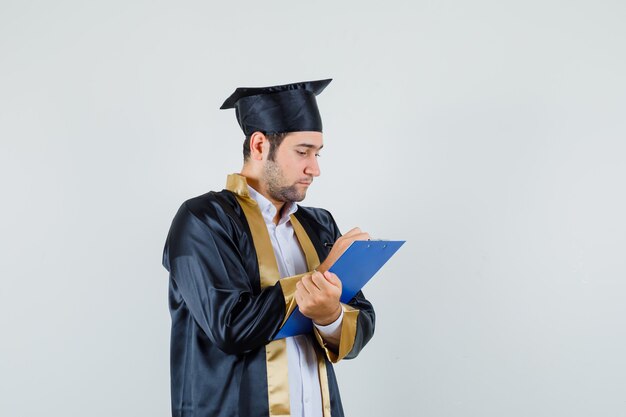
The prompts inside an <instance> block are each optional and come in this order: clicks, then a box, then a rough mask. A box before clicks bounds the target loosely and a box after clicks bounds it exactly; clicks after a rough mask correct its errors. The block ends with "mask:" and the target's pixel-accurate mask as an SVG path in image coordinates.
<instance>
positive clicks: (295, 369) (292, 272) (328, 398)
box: [163, 80, 375, 417]
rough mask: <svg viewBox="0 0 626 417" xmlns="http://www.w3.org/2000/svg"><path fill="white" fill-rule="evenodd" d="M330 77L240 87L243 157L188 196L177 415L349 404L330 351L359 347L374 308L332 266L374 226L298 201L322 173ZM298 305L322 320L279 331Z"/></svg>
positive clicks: (175, 272) (177, 331)
mask: <svg viewBox="0 0 626 417" xmlns="http://www.w3.org/2000/svg"><path fill="white" fill-rule="evenodd" d="M330 81H331V80H320V81H312V82H302V83H294V84H287V85H281V86H274V87H267V88H238V89H237V90H236V91H235V93H233V95H231V96H230V97H229V98H228V99H227V100H226V102H225V103H224V105H223V106H222V108H235V111H236V115H237V120H238V121H239V124H240V126H241V128H242V130H243V131H244V133H245V136H246V139H245V142H244V166H243V169H242V170H241V173H240V174H233V175H230V176H228V180H227V185H226V189H225V190H222V191H221V192H209V193H207V194H204V195H202V196H199V197H196V198H192V199H190V200H187V201H186V202H185V203H183V205H182V206H181V208H180V209H179V211H178V213H177V214H176V216H175V218H174V220H173V222H172V226H171V229H170V232H169V235H168V238H167V242H166V245H165V250H164V254H163V265H164V266H165V268H166V269H167V270H168V271H169V272H170V288H169V305H170V312H171V316H172V335H171V337H172V338H171V384H172V414H173V415H174V416H181V417H182V416H185V417H187V416H189V417H190V416H194V417H205V416H207V417H208V416H212V417H213V416H242V417H243V416H245V417H249V416H290V415H291V416H297V417H329V416H332V417H338V416H343V409H342V406H341V399H340V397H339V390H338V387H337V382H336V379H335V374H334V371H333V367H332V363H336V362H338V361H339V360H341V359H343V358H353V357H355V356H356V355H357V354H358V353H359V352H360V350H361V349H362V348H363V347H364V346H365V344H366V343H367V342H368V341H369V340H370V339H371V337H372V335H373V333H374V319H375V315H374V310H373V308H372V305H371V304H370V303H369V302H368V301H367V300H366V299H365V298H364V296H363V294H362V293H360V292H359V293H358V294H357V295H356V296H355V297H354V298H353V299H352V300H351V301H350V302H349V303H348V304H345V305H344V304H341V303H340V302H339V296H340V295H341V280H340V279H341V277H337V276H336V275H334V274H332V273H330V272H329V271H328V269H329V268H330V266H331V265H332V264H333V263H334V262H335V261H336V260H337V259H338V258H339V257H340V256H341V254H342V253H343V251H345V249H346V248H347V247H348V246H349V245H350V243H352V242H353V241H354V240H366V239H369V235H368V234H367V233H363V232H361V230H360V229H358V228H355V229H352V230H350V231H349V232H348V233H346V234H345V235H343V236H341V234H340V232H339V229H338V228H337V225H336V224H335V222H334V220H333V218H332V216H331V215H330V213H329V212H328V211H326V210H322V209H317V208H309V207H300V206H298V205H296V204H295V203H296V202H299V201H302V200H303V199H304V197H305V195H306V191H307V189H308V188H309V186H310V185H311V183H312V182H313V179H314V178H315V177H317V176H319V175H320V169H319V165H318V161H317V157H318V155H319V151H320V150H321V148H322V146H323V138H322V122H321V118H320V115H319V111H318V108H317V102H316V95H318V94H319V93H321V92H322V90H323V89H324V88H325V87H326V86H327V85H328V84H329V83H330ZM320 260H323V262H320ZM296 305H297V306H298V308H299V309H300V311H301V312H302V314H303V315H305V316H306V317H308V318H310V319H311V320H312V321H313V323H314V330H313V332H312V333H311V334H305V335H297V336H292V337H287V338H283V339H278V340H273V339H274V337H275V336H276V334H277V333H278V331H279V330H280V329H281V328H282V326H283V324H284V323H285V321H286V320H287V318H288V317H289V315H290V314H291V313H292V312H293V311H294V309H295V307H296Z"/></svg>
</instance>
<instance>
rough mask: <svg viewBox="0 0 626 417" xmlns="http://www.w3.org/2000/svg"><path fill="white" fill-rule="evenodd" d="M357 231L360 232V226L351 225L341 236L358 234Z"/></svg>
mask: <svg viewBox="0 0 626 417" xmlns="http://www.w3.org/2000/svg"><path fill="white" fill-rule="evenodd" d="M359 233H361V228H359V227H353V228H352V229H350V230H348V232H347V233H344V234H343V236H342V237H350V236H352V235H355V234H359Z"/></svg>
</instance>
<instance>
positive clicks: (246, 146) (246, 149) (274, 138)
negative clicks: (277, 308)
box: [243, 132, 289, 162]
mask: <svg viewBox="0 0 626 417" xmlns="http://www.w3.org/2000/svg"><path fill="white" fill-rule="evenodd" d="M261 133H263V134H264V135H265V137H266V138H267V140H268V141H269V142H270V153H269V155H268V156H267V159H269V160H270V161H273V160H274V158H276V151H277V150H278V147H279V146H280V144H281V143H283V140H284V139H285V137H286V136H287V135H288V134H289V132H283V133H269V134H268V133H265V132H261ZM251 137H252V135H247V136H246V139H245V140H244V141H243V161H244V162H246V161H247V160H248V159H249V158H250V138H251Z"/></svg>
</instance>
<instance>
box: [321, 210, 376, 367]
mask: <svg viewBox="0 0 626 417" xmlns="http://www.w3.org/2000/svg"><path fill="white" fill-rule="evenodd" d="M324 211H325V210H324ZM325 212H326V213H327V215H328V218H329V221H330V223H331V229H332V231H333V233H334V240H333V241H336V240H337V239H339V238H340V237H341V232H340V231H339V228H338V227H337V224H336V223H335V220H334V219H333V217H332V215H331V214H330V213H329V212H327V211H325ZM339 279H341V277H339ZM341 307H342V309H343V321H342V323H341V336H340V339H339V346H338V347H336V348H333V347H331V346H330V345H329V344H328V343H326V341H325V340H324V339H323V337H322V335H321V333H320V332H319V330H318V329H317V328H314V333H315V338H316V339H317V342H318V343H319V345H320V346H321V347H322V349H323V350H324V352H325V353H326V357H327V358H328V360H329V361H331V362H332V363H337V362H339V361H340V360H341V359H353V358H355V357H357V355H358V354H359V352H361V350H362V349H363V348H364V347H365V345H366V344H367V342H369V341H370V339H371V338H372V336H374V327H375V324H376V314H375V312H374V307H373V306H372V304H371V303H370V302H369V301H368V300H367V299H366V298H365V296H364V295H363V292H362V291H359V292H358V293H357V294H356V295H355V296H354V298H352V300H350V301H349V302H348V303H347V304H343V303H342V304H341Z"/></svg>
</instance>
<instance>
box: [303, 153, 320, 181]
mask: <svg viewBox="0 0 626 417" xmlns="http://www.w3.org/2000/svg"><path fill="white" fill-rule="evenodd" d="M304 173H305V174H307V175H311V176H313V177H319V176H320V174H321V171H320V164H319V162H318V160H317V156H315V155H313V156H312V158H311V159H310V160H309V163H308V164H307V166H306V169H305V170H304Z"/></svg>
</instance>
